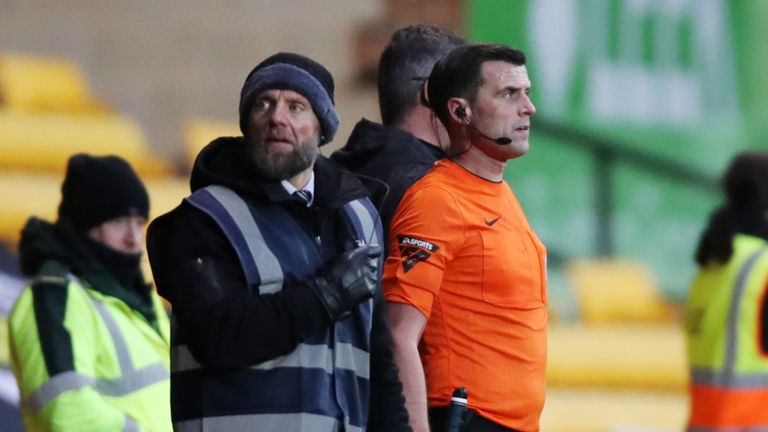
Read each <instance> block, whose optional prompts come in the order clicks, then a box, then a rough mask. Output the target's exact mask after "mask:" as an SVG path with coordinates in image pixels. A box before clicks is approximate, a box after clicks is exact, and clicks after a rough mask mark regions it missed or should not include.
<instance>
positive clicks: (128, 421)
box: [123, 415, 139, 432]
mask: <svg viewBox="0 0 768 432" xmlns="http://www.w3.org/2000/svg"><path fill="white" fill-rule="evenodd" d="M123 432H139V424H138V423H136V422H135V421H133V419H132V418H130V417H128V415H126V416H125V424H124V425H123Z"/></svg>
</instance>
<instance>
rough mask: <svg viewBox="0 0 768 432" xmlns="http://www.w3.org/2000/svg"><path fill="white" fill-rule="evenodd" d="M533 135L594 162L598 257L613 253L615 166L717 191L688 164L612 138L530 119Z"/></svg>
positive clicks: (555, 256)
mask: <svg viewBox="0 0 768 432" xmlns="http://www.w3.org/2000/svg"><path fill="white" fill-rule="evenodd" d="M532 122H533V124H534V126H535V129H536V133H537V134H542V135H546V136H548V137H550V138H554V139H555V141H557V142H558V143H559V144H560V145H563V146H566V147H570V148H578V149H580V150H582V151H585V152H588V153H589V154H590V155H591V157H592V160H593V161H594V162H595V173H594V176H593V191H594V194H595V220H594V223H595V233H596V236H595V245H594V246H595V247H594V250H595V252H596V254H597V255H598V256H610V255H613V254H614V252H615V248H614V244H613V224H614V211H615V203H614V190H613V185H614V182H613V180H614V171H615V168H616V166H617V165H618V164H621V165H625V166H632V167H636V168H638V169H640V170H642V171H645V172H648V173H652V174H654V175H658V176H660V177H664V178H666V179H668V180H672V181H676V182H679V183H683V184H686V185H688V186H691V187H694V188H697V189H701V190H704V191H707V192H712V191H715V190H717V188H718V180H717V179H716V178H714V177H713V176H711V175H709V174H706V173H704V172H702V171H699V170H697V169H695V168H692V167H690V166H688V165H685V164H681V163H679V162H675V161H671V160H669V159H666V158H663V157H660V156H658V155H654V154H652V153H650V152H647V151H642V150H638V149H635V148H632V147H630V146H627V145H623V144H622V143H621V142H620V141H617V140H615V139H612V138H606V137H603V136H600V135H598V134H593V133H589V132H586V131H584V130H583V129H579V128H575V127H572V126H568V125H564V124H562V123H558V122H555V121H552V120H549V119H546V118H541V117H536V118H534V119H532ZM552 252H553V253H551V254H550V259H551V260H552V261H555V262H562V261H563V260H564V259H565V257H564V256H562V255H561V254H558V253H557V252H556V251H552Z"/></svg>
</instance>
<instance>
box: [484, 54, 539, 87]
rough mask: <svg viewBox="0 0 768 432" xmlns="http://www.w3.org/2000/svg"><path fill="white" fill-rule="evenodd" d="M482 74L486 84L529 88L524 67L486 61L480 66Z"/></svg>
mask: <svg viewBox="0 0 768 432" xmlns="http://www.w3.org/2000/svg"><path fill="white" fill-rule="evenodd" d="M482 72H483V79H484V81H485V83H486V84H491V85H494V86H502V87H503V86H507V85H514V86H516V87H530V85H531V82H530V80H529V78H528V70H527V69H526V68H525V65H516V64H514V63H509V62H505V61H496V60H494V61H487V62H484V63H483V65H482Z"/></svg>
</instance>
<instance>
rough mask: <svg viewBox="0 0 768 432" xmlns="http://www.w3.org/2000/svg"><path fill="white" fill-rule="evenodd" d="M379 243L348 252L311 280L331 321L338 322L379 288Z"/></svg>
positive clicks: (311, 284)
mask: <svg viewBox="0 0 768 432" xmlns="http://www.w3.org/2000/svg"><path fill="white" fill-rule="evenodd" d="M379 255H381V247H379V246H360V247H358V248H357V249H353V250H351V251H348V252H345V253H344V254H343V255H342V256H340V257H339V258H338V259H337V260H336V261H335V262H334V263H333V264H332V265H331V266H330V267H328V268H327V269H325V271H323V272H322V274H321V275H320V276H317V277H315V278H314V279H312V281H310V283H309V285H310V286H312V288H313V289H314V291H315V293H316V294H317V296H318V297H320V301H321V302H322V303H323V306H324V307H325V311H326V312H327V313H328V316H329V317H330V318H331V320H333V321H335V320H337V319H339V318H340V317H342V316H343V315H344V314H346V313H347V312H349V311H350V310H352V309H353V308H354V307H355V306H357V305H358V304H359V303H361V302H362V301H364V300H367V299H369V298H371V297H373V294H374V292H375V290H376V278H377V271H376V258H378V257H379Z"/></svg>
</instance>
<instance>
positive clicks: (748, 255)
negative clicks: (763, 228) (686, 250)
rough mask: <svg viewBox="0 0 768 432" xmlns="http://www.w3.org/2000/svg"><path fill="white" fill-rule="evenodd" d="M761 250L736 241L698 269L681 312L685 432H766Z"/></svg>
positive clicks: (764, 253) (766, 266)
mask: <svg viewBox="0 0 768 432" xmlns="http://www.w3.org/2000/svg"><path fill="white" fill-rule="evenodd" d="M766 284H768V242H766V241H765V240H763V239H760V238H756V237H751V236H746V235H741V234H739V235H736V236H735V237H734V240H733V256H732V257H731V259H730V260H729V261H728V262H727V263H725V264H723V265H708V266H705V267H703V268H702V269H701V270H700V271H699V273H698V275H697V276H696V278H695V280H694V282H693V284H692V286H691V290H690V293H689V295H688V301H687V305H686V334H687V340H688V363H689V366H690V378H691V383H690V392H691V412H690V418H689V422H688V430H689V431H697V432H699V431H701V432H704V431H768V353H766V352H764V351H763V350H762V346H761V342H760V338H761V334H760V333H761V320H762V319H763V317H762V312H763V311H762V309H763V300H764V296H765V294H766Z"/></svg>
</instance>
